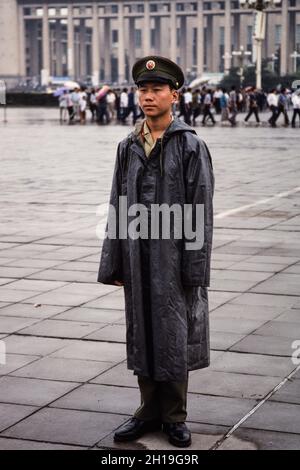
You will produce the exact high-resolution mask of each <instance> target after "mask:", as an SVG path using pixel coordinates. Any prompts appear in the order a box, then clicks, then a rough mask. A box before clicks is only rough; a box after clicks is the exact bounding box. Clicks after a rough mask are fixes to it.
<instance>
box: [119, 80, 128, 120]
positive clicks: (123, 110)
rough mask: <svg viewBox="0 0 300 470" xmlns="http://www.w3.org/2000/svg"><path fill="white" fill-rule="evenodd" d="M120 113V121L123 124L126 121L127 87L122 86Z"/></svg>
mask: <svg viewBox="0 0 300 470" xmlns="http://www.w3.org/2000/svg"><path fill="white" fill-rule="evenodd" d="M120 114H121V121H122V123H123V124H125V122H126V118H127V116H128V89H127V88H123V91H122V93H121V96H120Z"/></svg>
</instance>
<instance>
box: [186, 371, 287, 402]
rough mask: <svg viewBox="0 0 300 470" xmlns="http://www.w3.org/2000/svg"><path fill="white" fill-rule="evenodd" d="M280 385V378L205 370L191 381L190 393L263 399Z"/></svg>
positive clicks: (195, 375) (197, 373)
mask: <svg viewBox="0 0 300 470" xmlns="http://www.w3.org/2000/svg"><path fill="white" fill-rule="evenodd" d="M278 383H280V378H278V377H265V376H262V375H250V374H240V373H239V374H238V373H234V372H220V371H214V370H210V369H209V368H208V369H205V370H203V371H196V373H195V374H193V375H192V376H191V377H190V379H189V392H193V393H200V394H205V395H218V396H224V397H232V398H233V397H236V398H250V399H259V398H260V399H261V398H264V397H265V396H266V395H267V393H269V392H270V391H271V390H273V388H274V387H276V385H278Z"/></svg>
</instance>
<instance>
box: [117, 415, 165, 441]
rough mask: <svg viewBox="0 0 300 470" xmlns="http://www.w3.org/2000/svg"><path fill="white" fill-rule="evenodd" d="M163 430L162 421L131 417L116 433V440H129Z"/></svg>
mask: <svg viewBox="0 0 300 470" xmlns="http://www.w3.org/2000/svg"><path fill="white" fill-rule="evenodd" d="M160 430H161V422H160V421H154V420H153V421H142V420H141V419H138V418H135V417H133V418H131V419H130V421H128V422H127V423H125V424H124V425H123V426H121V428H120V429H118V430H117V431H116V432H115V434H114V441H116V442H129V441H134V440H135V439H138V438H139V437H142V436H143V435H144V434H146V433H147V432H155V431H160Z"/></svg>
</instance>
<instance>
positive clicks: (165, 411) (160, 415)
mask: <svg viewBox="0 0 300 470" xmlns="http://www.w3.org/2000/svg"><path fill="white" fill-rule="evenodd" d="M138 385H139V388H140V393H141V405H140V406H139V408H138V409H137V410H136V412H135V414H134V416H135V417H136V418H138V419H141V420H143V421H151V420H161V421H162V422H163V423H179V422H184V421H185V420H186V416H187V411H186V405H187V388H188V378H187V380H185V381H183V382H156V381H155V380H152V379H151V378H149V377H142V376H138Z"/></svg>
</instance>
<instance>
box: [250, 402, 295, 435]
mask: <svg viewBox="0 0 300 470" xmlns="http://www.w3.org/2000/svg"><path fill="white" fill-rule="evenodd" d="M241 427H247V428H252V429H263V430H270V431H281V432H287V433H294V434H300V406H299V405H295V404H290V403H279V402H276V403H275V402H268V403H264V404H263V405H262V406H261V408H260V410H259V413H254V414H253V415H252V416H251V417H250V418H248V419H247V420H246V421H245V422H244V423H243V424H242V425H241ZM298 438H299V439H300V437H298Z"/></svg>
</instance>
